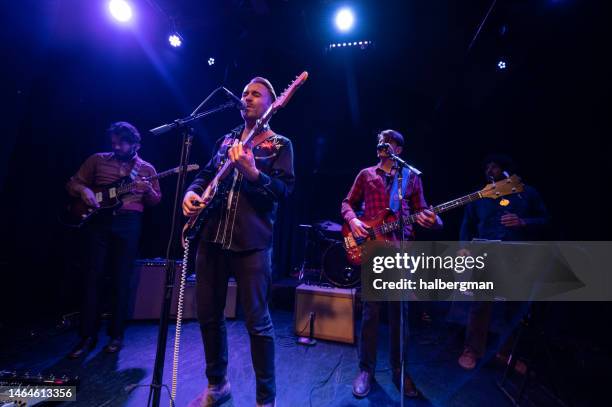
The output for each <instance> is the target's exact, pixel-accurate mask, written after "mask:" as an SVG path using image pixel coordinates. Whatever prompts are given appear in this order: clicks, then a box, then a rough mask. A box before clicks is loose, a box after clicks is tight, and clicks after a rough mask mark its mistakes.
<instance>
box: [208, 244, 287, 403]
mask: <svg viewBox="0 0 612 407" xmlns="http://www.w3.org/2000/svg"><path fill="white" fill-rule="evenodd" d="M230 274H233V275H234V276H235V277H236V283H237V285H238V296H239V298H240V302H241V304H242V308H243V310H244V313H245V319H246V321H245V322H246V327H247V330H248V332H249V336H250V341H251V359H252V362H253V368H254V370H255V378H256V382H257V401H258V402H259V403H268V402H271V401H272V400H274V398H275V396H276V383H275V377H274V327H273V326H272V319H271V318H270V313H269V311H268V303H267V299H268V292H269V289H270V278H271V264H270V250H257V251H249V252H232V251H229V250H222V249H221V247H220V246H219V245H216V244H212V243H207V242H204V241H201V242H200V244H199V246H198V253H197V256H196V277H197V286H196V298H197V304H198V319H199V321H200V329H201V331H202V340H203V342H204V353H205V359H206V376H207V378H208V382H209V383H210V384H219V383H220V382H221V381H222V380H223V378H224V377H225V376H226V374H227V331H226V327H225V316H224V314H223V310H224V308H225V297H226V294H227V281H228V279H229V276H230Z"/></svg>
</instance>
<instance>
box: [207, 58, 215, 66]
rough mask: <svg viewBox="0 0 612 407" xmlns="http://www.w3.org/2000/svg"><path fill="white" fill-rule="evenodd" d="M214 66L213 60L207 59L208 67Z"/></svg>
mask: <svg viewBox="0 0 612 407" xmlns="http://www.w3.org/2000/svg"><path fill="white" fill-rule="evenodd" d="M214 64H215V58H208V66H213V65H214Z"/></svg>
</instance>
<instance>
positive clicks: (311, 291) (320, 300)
mask: <svg viewBox="0 0 612 407" xmlns="http://www.w3.org/2000/svg"><path fill="white" fill-rule="evenodd" d="M354 304H355V289H354V288H351V289H348V288H332V287H320V286H316V285H307V284H300V285H299V286H297V288H296V292H295V326H294V327H295V333H296V335H298V336H309V335H310V315H311V314H312V315H313V317H314V325H313V326H314V328H313V331H314V332H313V337H315V338H319V339H326V340H330V341H337V342H344V343H355V315H354V309H355V307H354Z"/></svg>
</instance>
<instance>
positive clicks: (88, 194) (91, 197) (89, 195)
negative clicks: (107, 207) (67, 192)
mask: <svg viewBox="0 0 612 407" xmlns="http://www.w3.org/2000/svg"><path fill="white" fill-rule="evenodd" d="M80 194H81V200H83V202H85V204H86V205H87V206H91V207H94V208H99V207H100V204H99V203H98V201H97V200H96V195H95V194H94V193H93V191H92V190H91V189H89V188H87V187H83V188H82V189H81V192H80Z"/></svg>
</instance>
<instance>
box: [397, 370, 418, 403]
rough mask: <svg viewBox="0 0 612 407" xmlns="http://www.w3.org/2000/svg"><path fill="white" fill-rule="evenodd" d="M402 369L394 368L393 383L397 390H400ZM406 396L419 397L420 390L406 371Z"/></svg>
mask: <svg viewBox="0 0 612 407" xmlns="http://www.w3.org/2000/svg"><path fill="white" fill-rule="evenodd" d="M401 373H402V372H401V370H400V369H394V370H393V384H395V387H396V388H397V390H398V391H399V390H400V379H401ZM404 396H405V397H409V398H411V399H413V398H416V397H419V390H418V389H417V388H416V385H415V384H414V382H413V381H412V378H411V377H410V375H409V374H408V373H405V372H404Z"/></svg>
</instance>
